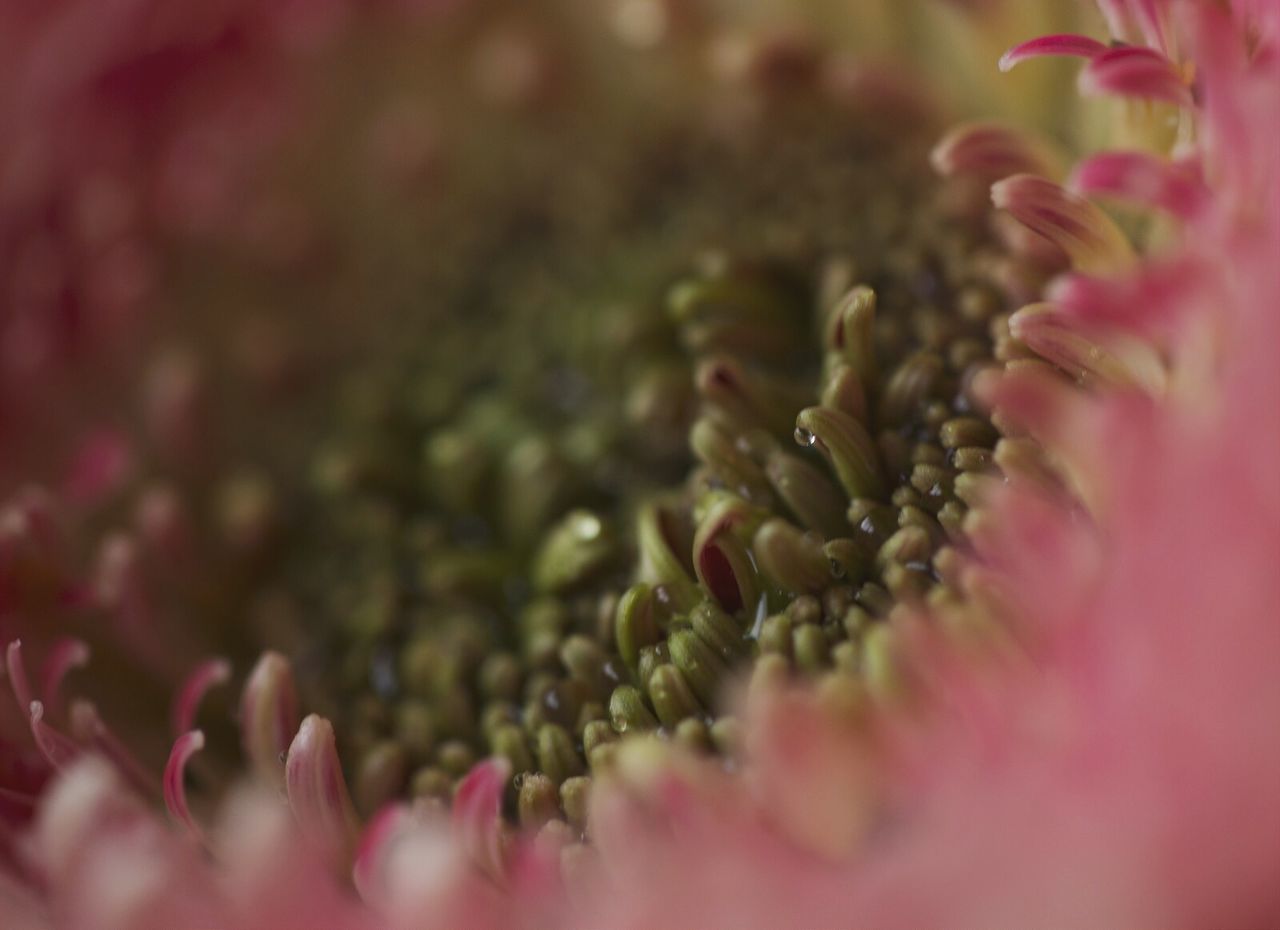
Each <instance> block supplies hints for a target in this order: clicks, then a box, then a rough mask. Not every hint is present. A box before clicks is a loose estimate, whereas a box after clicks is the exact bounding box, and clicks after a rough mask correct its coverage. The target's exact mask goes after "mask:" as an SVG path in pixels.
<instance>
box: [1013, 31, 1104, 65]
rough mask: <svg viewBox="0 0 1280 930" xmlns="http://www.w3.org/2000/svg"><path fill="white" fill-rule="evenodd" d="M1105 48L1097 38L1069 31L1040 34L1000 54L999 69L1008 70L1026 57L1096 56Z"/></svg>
mask: <svg viewBox="0 0 1280 930" xmlns="http://www.w3.org/2000/svg"><path fill="white" fill-rule="evenodd" d="M1106 50H1107V47H1106V46H1105V45H1103V44H1102V43H1101V42H1099V41H1098V40H1097V39H1091V38H1089V37H1088V36H1081V35H1073V34H1070V33H1065V34H1060V35H1050V36H1040V37H1039V38H1038V39H1032V40H1030V41H1029V42H1023V43H1022V44H1021V45H1015V46H1014V47H1013V48H1011V49H1009V51H1007V52H1005V53H1004V54H1003V55H1001V56H1000V70H1001V71H1010V70H1012V69H1013V68H1014V67H1015V66H1016V65H1019V64H1021V63H1022V62H1024V61H1026V60H1027V59H1028V58H1044V57H1046V56H1054V57H1069V58H1096V57H1097V56H1098V55H1101V54H1102V53H1103V52H1105V51H1106Z"/></svg>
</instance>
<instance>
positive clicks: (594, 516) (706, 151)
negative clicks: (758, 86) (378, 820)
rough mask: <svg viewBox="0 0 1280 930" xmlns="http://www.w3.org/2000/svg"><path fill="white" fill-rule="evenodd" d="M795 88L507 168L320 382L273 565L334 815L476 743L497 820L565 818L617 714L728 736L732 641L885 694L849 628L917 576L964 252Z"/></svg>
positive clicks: (956, 492)
mask: <svg viewBox="0 0 1280 930" xmlns="http://www.w3.org/2000/svg"><path fill="white" fill-rule="evenodd" d="M798 99H801V98H797V97H796V96H793V95H790V94H787V95H783V96H781V97H769V96H768V95H766V99H764V102H763V103H762V111H761V112H760V113H756V114H754V115H753V116H752V117H751V118H750V119H744V120H742V121H741V122H740V123H735V124H733V125H731V126H729V127H728V128H726V127H725V126H718V125H710V126H706V125H694V124H692V123H681V124H679V125H673V126H669V127H665V130H664V131H662V132H654V133H651V134H650V135H651V138H648V139H646V140H644V141H643V144H641V145H640V146H638V147H637V149H636V151H635V152H633V153H630V154H629V155H628V157H627V158H626V160H625V162H626V166H627V167H626V171H625V174H624V175H623V177H624V178H625V180H620V177H619V174H618V165H617V163H616V161H615V162H610V163H609V164H608V166H607V167H602V166H595V165H592V164H590V163H584V164H580V165H576V166H575V167H574V168H572V169H570V168H565V169H564V170H565V171H571V172H573V183H572V185H570V184H569V183H568V182H567V181H565V180H564V179H563V178H560V179H557V180H556V181H555V183H554V184H552V185H551V186H550V189H549V190H548V189H542V188H540V187H539V185H538V184H536V183H535V184H532V185H530V187H531V189H529V190H525V191H523V192H521V193H520V195H519V196H517V197H514V198H512V200H511V202H510V203H506V204H502V205H500V206H499V207H497V208H496V209H495V211H494V213H493V214H492V215H488V216H486V217H485V223H486V224H487V229H486V232H487V235H488V238H487V239H486V240H485V243H486V244H485V245H484V246H483V247H480V246H477V247H476V248H475V249H474V250H473V252H472V254H471V255H470V257H469V258H468V261H469V262H471V263H472V265H471V266H470V267H464V268H463V269H462V271H461V272H460V273H454V274H452V275H451V276H450V278H449V283H448V284H447V286H446V285H444V284H442V285H441V287H442V289H443V292H442V293H441V294H437V295H435V296H434V297H433V298H432V300H433V305H436V306H439V307H440V308H441V309H440V313H439V315H438V317H435V318H433V321H432V324H431V330H430V339H429V340H426V341H425V342H424V344H422V345H420V346H417V347H416V348H415V350H414V353H413V357H412V358H411V360H410V362H409V363H408V364H407V365H405V366H404V369H403V370H397V371H395V372H393V373H391V374H388V372H387V371H386V370H385V366H370V367H369V368H368V369H367V370H364V371H361V372H360V373H358V375H357V377H356V378H355V379H354V381H353V387H352V390H351V391H350V392H349V395H350V402H349V403H347V404H346V405H345V406H344V409H343V411H342V412H340V414H339V415H338V417H337V418H336V425H335V428H334V433H333V436H332V437H331V440H330V441H329V442H328V443H326V445H325V446H324V447H323V448H321V449H320V450H318V451H317V453H316V455H315V457H314V468H313V472H314V477H315V481H314V485H315V501H314V503H313V504H312V506H311V508H310V516H309V518H308V519H309V520H310V521H311V522H310V525H309V526H308V528H307V532H306V533H305V534H304V535H305V541H304V542H303V543H302V544H301V545H300V546H299V547H297V551H296V553H295V556H294V558H293V561H292V564H291V566H290V568H289V587H290V589H291V590H292V591H294V592H295V593H296V594H297V597H298V609H299V611H300V613H301V614H303V615H304V616H305V617H306V618H307V622H308V624H309V626H308V633H307V635H306V637H305V638H304V639H303V641H302V644H301V645H299V646H298V647H297V649H296V650H295V653H296V654H295V659H296V663H297V668H298V670H299V674H300V676H301V678H302V683H303V687H304V688H305V689H306V690H307V691H308V702H309V704H310V706H312V707H314V708H315V709H316V710H318V711H320V712H321V713H325V714H327V715H329V716H330V717H331V718H332V719H333V720H334V722H335V725H336V727H337V729H338V733H339V745H340V748H341V750H342V752H343V756H344V761H345V762H346V764H347V765H348V767H349V770H350V771H349V774H350V777H351V779H352V781H353V784H354V788H355V796H356V800H357V804H358V805H359V806H360V807H361V808H362V809H363V810H364V811H365V813H368V812H370V811H371V810H372V809H374V808H375V807H377V806H378V805H379V804H381V803H383V802H385V801H387V800H389V799H391V798H393V797H397V796H406V795H407V796H415V797H428V798H438V799H441V800H447V799H448V797H449V795H450V793H451V791H452V789H453V787H454V785H455V784H456V783H457V781H458V779H460V778H461V777H462V776H463V775H464V774H465V773H466V771H467V770H468V769H469V767H470V766H471V765H472V764H473V763H474V762H476V761H477V760H478V759H480V758H482V757H484V756H486V755H490V754H501V755H503V756H506V757H507V758H508V759H509V760H510V762H511V765H512V771H513V772H515V773H518V774H517V775H516V778H515V782H514V784H513V786H512V790H511V792H510V797H509V799H508V801H509V807H508V813H509V814H510V815H511V816H512V817H516V818H518V819H520V820H521V821H522V822H526V823H540V822H542V821H544V820H546V819H547V818H550V817H567V818H568V819H569V821H570V822H571V823H573V824H575V825H577V826H579V827H580V826H581V824H582V820H581V818H582V816H583V814H582V799H583V798H584V797H585V791H586V788H587V780H588V779H589V777H590V774H591V773H592V772H593V771H598V770H599V769H600V768H601V767H604V766H608V765H609V763H610V758H611V754H612V753H613V752H614V750H615V748H616V746H617V744H618V742H619V741H620V740H625V739H629V738H633V736H634V735H636V734H640V733H650V732H655V731H656V732H657V733H658V734H660V735H661V736H662V737H663V738H668V739H672V740H676V741H678V742H680V743H682V744H686V745H688V746H689V747H691V748H694V749H696V750H698V751H705V752H712V753H717V752H718V753H725V754H729V753H731V752H732V750H733V746H734V741H735V724H734V721H733V719H732V718H731V717H729V716H726V714H725V706H726V705H725V703H724V693H723V689H724V685H725V684H726V682H728V681H730V680H731V679H732V678H733V677H734V676H735V675H747V674H749V673H750V671H751V668H752V666H753V664H756V663H758V662H759V661H760V660H761V657H764V656H776V657H780V659H771V660H770V662H772V663H774V664H775V665H776V664H777V662H779V661H783V662H785V663H786V665H787V666H788V667H789V668H790V669H791V671H792V673H793V674H795V675H798V676H806V677H814V678H817V677H821V676H827V675H841V676H847V677H849V678H851V679H853V680H855V681H858V682H861V683H863V684H865V685H867V686H868V687H869V688H871V689H872V690H873V691H874V690H875V689H877V688H886V687H889V686H890V684H891V683H890V682H888V681H887V680H886V678H887V672H886V657H885V655H884V651H885V646H884V641H885V637H884V636H882V635H880V634H879V633H878V631H880V630H882V629H883V628H884V627H885V626H886V624H887V623H888V618H889V616H890V614H891V612H892V611H893V609H894V607H895V605H898V604H902V603H914V602H918V601H922V600H923V599H926V598H930V597H942V596H945V590H944V589H943V588H942V586H941V583H940V573H939V571H938V560H939V553H940V552H944V551H945V550H946V549H947V548H948V547H949V546H952V545H954V544H956V543H957V542H959V541H961V540H962V524H963V521H964V516H965V514H966V511H967V509H968V506H969V505H968V503H967V501H971V500H972V495H971V493H970V492H971V491H972V490H973V488H974V487H975V484H976V482H975V476H977V475H980V474H981V473H983V472H987V471H989V470H991V469H992V467H993V466H992V458H993V453H992V450H993V447H994V445H995V443H996V441H997V439H998V438H999V437H998V433H997V431H996V429H995V428H994V427H993V426H992V425H991V423H990V422H989V421H988V420H987V419H986V418H985V417H984V416H983V415H982V414H981V413H980V412H978V411H977V410H976V409H975V406H974V403H973V399H972V396H971V393H970V390H969V388H970V382H971V380H972V377H973V375H974V374H975V373H976V372H977V371H978V370H980V369H981V368H983V367H984V366H987V365H991V364H993V362H994V359H995V357H996V349H997V346H996V341H995V340H993V333H994V334H997V335H1000V337H1001V338H1002V339H1004V340H1006V341H1007V340H1008V339H1009V337H1008V335H1007V327H1005V326H1003V321H1004V319H1005V314H1006V312H1007V310H1008V309H1009V308H1008V307H1007V306H1006V304H1005V298H1004V297H1003V296H1002V293H1001V291H1000V289H999V288H998V287H997V286H996V285H995V283H994V281H993V268H994V267H995V264H996V262H997V260H998V259H999V258H1000V254H999V250H998V248H997V246H996V245H995V243H994V242H993V241H992V240H991V238H990V237H989V235H988V234H987V232H986V231H985V229H984V228H983V227H982V226H981V224H980V223H976V222H975V221H973V220H972V219H970V218H966V217H964V216H962V215H960V214H959V213H958V212H957V211H955V210H951V209H948V208H947V206H946V202H945V198H944V197H943V196H942V190H941V188H940V186H939V185H938V184H937V183H936V182H935V181H934V180H933V179H932V177H931V176H930V175H929V173H928V168H927V159H926V151H927V145H928V144H929V143H930V142H931V141H932V135H930V134H929V133H928V132H927V131H926V132H925V133H923V134H917V133H916V132H914V131H912V130H911V129H909V128H905V127H903V126H901V125H894V126H890V127H889V128H884V127H883V126H878V125H876V124H875V123H874V121H871V120H868V119H867V118H866V117H855V116H851V115H849V114H848V113H847V112H844V111H843V110H842V109H841V108H840V107H838V106H836V105H835V104H834V103H833V102H832V101H830V100H822V99H818V101H817V102H811V101H807V100H804V102H797V101H798ZM570 187H572V193H566V191H567V190H568V189H569V188H570ZM620 189H621V190H623V191H624V193H625V196H620V195H619V194H618V191H619V190H620ZM561 195H563V196H565V197H573V198H577V199H576V200H573V201H571V202H570V203H569V204H568V206H567V207H566V204H565V203H564V202H557V198H559V197H561ZM454 270H455V271H456V269H454ZM1005 348H1006V349H1007V346H1006V347H1005Z"/></svg>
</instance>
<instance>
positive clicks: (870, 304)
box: [826, 284, 876, 387]
mask: <svg viewBox="0 0 1280 930" xmlns="http://www.w3.org/2000/svg"><path fill="white" fill-rule="evenodd" d="M875 323H876V292H875V291H873V290H872V289H871V288H869V287H867V286H866V285H864V284H859V285H857V286H856V287H854V288H853V289H852V290H851V291H849V293H847V294H845V295H844V297H842V298H840V300H839V301H837V302H836V304H835V305H834V306H833V307H832V308H831V313H830V314H829V315H828V318H827V325H826V343H827V348H828V349H829V350H830V351H832V352H836V353H838V354H839V355H840V356H841V357H842V358H843V359H844V362H845V364H846V365H848V366H849V368H850V369H852V370H853V372H854V373H855V374H856V375H857V376H858V377H859V378H860V379H861V380H862V383H863V385H864V386H866V387H870V386H871V384H872V383H874V381H875V378H876V354H875V339H874V333H875Z"/></svg>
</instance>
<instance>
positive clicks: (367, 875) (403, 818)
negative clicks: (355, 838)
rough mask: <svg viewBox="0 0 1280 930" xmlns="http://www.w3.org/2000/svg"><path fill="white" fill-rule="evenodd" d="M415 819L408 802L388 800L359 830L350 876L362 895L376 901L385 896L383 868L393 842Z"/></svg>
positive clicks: (369, 900)
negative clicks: (397, 802) (382, 886)
mask: <svg viewBox="0 0 1280 930" xmlns="http://www.w3.org/2000/svg"><path fill="white" fill-rule="evenodd" d="M412 820H413V816H412V814H411V812H410V810H409V807H408V805H406V804H388V805H387V806H386V807H384V808H382V810H380V811H378V813H376V814H375V815H374V816H373V818H372V819H371V820H370V821H369V824H368V826H366V827H365V829H364V832H363V833H361V834H360V841H359V843H358V844H357V846H356V853H355V862H354V863H353V864H352V867H351V878H352V881H354V882H355V886H356V890H357V891H358V892H360V897H361V898H363V899H364V900H365V901H366V902H367V903H370V904H375V903H377V902H378V901H379V900H380V898H381V897H382V889H381V887H380V886H381V884H382V876H381V874H380V873H381V872H382V869H383V867H384V864H385V860H386V857H387V854H388V852H389V849H390V847H391V846H392V844H393V843H394V842H395V841H396V840H397V839H399V838H400V836H401V835H402V834H403V833H404V831H405V828H406V827H407V826H408V825H409V824H410V822H411V821H412Z"/></svg>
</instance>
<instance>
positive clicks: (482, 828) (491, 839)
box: [452, 756, 511, 878]
mask: <svg viewBox="0 0 1280 930" xmlns="http://www.w3.org/2000/svg"><path fill="white" fill-rule="evenodd" d="M510 778H511V763H509V762H508V761H507V760H506V759H505V758H502V757H501V756H495V757H493V758H491V759H486V760H485V761H483V762H481V763H479V764H478V765H476V766H475V767H474V768H473V769H472V770H471V771H470V772H469V773H467V777H466V778H464V779H463V780H462V781H461V782H460V783H459V784H458V790H457V792H456V793H455V794H454V796H453V814H452V819H453V830H454V834H455V835H456V836H457V838H458V840H459V842H461V843H462V846H463V848H464V849H466V851H467V853H468V855H470V857H471V859H472V861H473V862H475V864H476V865H478V866H479V867H480V868H482V869H484V871H485V872H487V873H488V874H489V875H491V876H492V877H494V878H501V877H502V875H503V873H504V871H505V866H504V856H503V836H502V817H501V805H502V792H503V791H504V790H506V786H507V781H508V780H509V779H510Z"/></svg>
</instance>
